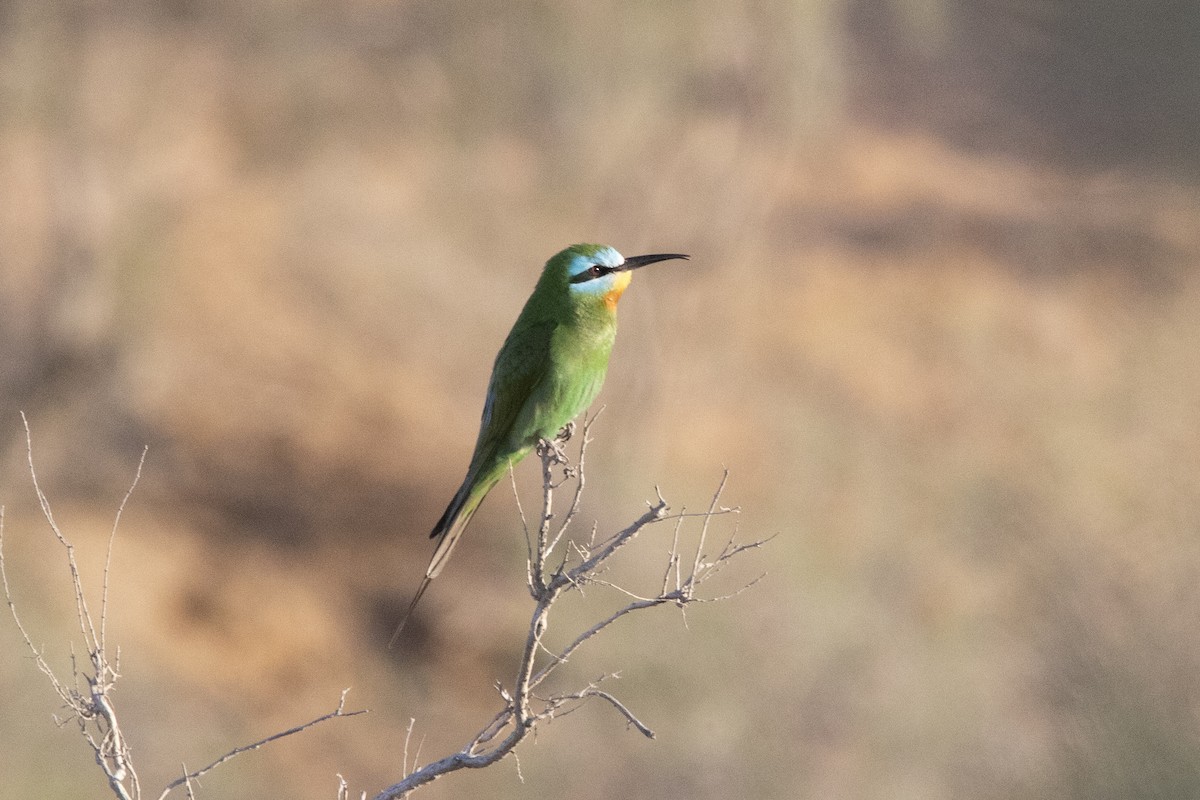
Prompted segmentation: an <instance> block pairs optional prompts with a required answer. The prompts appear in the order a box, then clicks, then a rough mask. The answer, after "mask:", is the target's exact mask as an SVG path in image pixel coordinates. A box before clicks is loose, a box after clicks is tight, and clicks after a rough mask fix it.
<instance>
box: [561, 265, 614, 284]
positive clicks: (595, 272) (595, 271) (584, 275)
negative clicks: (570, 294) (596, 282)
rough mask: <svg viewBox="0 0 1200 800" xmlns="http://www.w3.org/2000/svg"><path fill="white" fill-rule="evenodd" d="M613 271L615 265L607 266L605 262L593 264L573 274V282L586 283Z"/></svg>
mask: <svg viewBox="0 0 1200 800" xmlns="http://www.w3.org/2000/svg"><path fill="white" fill-rule="evenodd" d="M612 271H613V267H606V266H604V265H603V264H592V266H590V267H588V268H587V269H585V270H584V271H583V272H580V273H579V274H577V275H572V276H571V283H584V282H586V281H590V280H593V279H595V278H600V277H603V276H604V275H607V274H608V273H610V272H612Z"/></svg>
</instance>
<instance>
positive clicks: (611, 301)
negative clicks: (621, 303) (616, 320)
mask: <svg viewBox="0 0 1200 800" xmlns="http://www.w3.org/2000/svg"><path fill="white" fill-rule="evenodd" d="M632 279H633V275H632V274H630V273H629V272H618V273H617V279H616V280H615V281H613V287H612V288H611V289H609V290H608V291H607V292H605V294H604V305H605V307H606V308H608V310H609V311H616V310H617V301H618V300H620V299H621V295H622V294H624V293H625V290H626V289H627V288H629V281H630V280H632Z"/></svg>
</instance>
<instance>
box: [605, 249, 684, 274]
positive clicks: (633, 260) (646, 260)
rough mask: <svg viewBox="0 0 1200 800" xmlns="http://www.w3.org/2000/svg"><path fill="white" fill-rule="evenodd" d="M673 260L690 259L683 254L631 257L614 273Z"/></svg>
mask: <svg viewBox="0 0 1200 800" xmlns="http://www.w3.org/2000/svg"><path fill="white" fill-rule="evenodd" d="M673 258H682V259H683V260H684V261H687V260H688V257H687V256H685V255H684V254H683V253H655V254H654V255H650V256H629V257H628V258H626V259H625V263H623V264H621V266H619V267H616V268H615V269H613V272H628V271H629V270H631V269H638V268H639V267H645V266H647V265H649V264H657V263H658V262H659V261H670V260H671V259H673Z"/></svg>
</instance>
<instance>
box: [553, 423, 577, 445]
mask: <svg viewBox="0 0 1200 800" xmlns="http://www.w3.org/2000/svg"><path fill="white" fill-rule="evenodd" d="M574 435H575V420H571V421H570V422H568V423H567V424H566V425H563V426H562V430H560V431H559V432H558V436H556V437H554V441H555V442H558V443H560V444H566V443H567V442H569V441H571V437H572V436H574Z"/></svg>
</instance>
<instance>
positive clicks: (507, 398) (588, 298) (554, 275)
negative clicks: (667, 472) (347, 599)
mask: <svg viewBox="0 0 1200 800" xmlns="http://www.w3.org/2000/svg"><path fill="white" fill-rule="evenodd" d="M675 258H682V259H686V258H687V256H686V255H683V254H682V253H658V254H654V255H645V256H632V257H630V258H625V257H623V256H622V255H621V254H620V253H618V252H617V251H616V250H614V249H613V248H611V247H607V246H605V245H598V244H577V245H572V246H571V247H568V248H567V249H566V250H563V251H562V252H561V253H558V254H557V255H555V256H554V257H552V258H551V259H550V260H549V261H547V262H546V266H545V268H544V269H543V270H542V275H541V277H540V278H539V279H538V282H537V285H536V286H535V287H534V288H533V294H531V295H530V296H529V299H528V300H527V301H526V302H525V307H524V308H523V309H522V310H521V314H520V316H518V317H517V321H516V322H515V323H514V324H513V327H512V330H511V331H510V332H509V334H508V338H507V339H505V340H504V344H503V345H502V346H501V348H500V352H499V353H498V354H497V355H496V363H495V364H494V365H493V367H492V377H491V380H490V381H489V382H488V390H487V399H486V400H485V401H484V404H483V418H482V420H481V421H480V423H479V438H478V439H476V441H475V453H474V454H473V455H472V456H471V465H470V466H469V467H468V468H467V475H466V477H465V478H464V479H463V482H462V486H460V487H459V489H458V491H457V492H456V493H455V494H454V497H453V499H451V500H450V504H449V505H448V506H446V511H445V513H444V514H442V518H441V519H439V520H438V522H437V524H436V525H434V526H433V532H432V533H431V534H430V538H432V539H437V540H438V542H437V547H436V549H435V550H434V551H433V558H431V559H430V561H429V566H428V568H426V570H425V577H424V578H423V579H422V580H421V586H420V588H418V589H417V593H416V595H415V596H414V597H413V599H412V602H411V604H410V605H409V607H408V611H407V612H406V613H405V615H404V619H403V620H402V621H401V622H400V626H399V627H398V628H397V629H396V635H395V636H393V637H392V642H393V643H394V642H395V640H396V636H398V635H399V634H400V631H401V630H402V629H403V628H404V624H405V622H407V621H408V618H409V616H410V615H411V614H412V612H413V609H414V608H416V605H417V601H419V600H420V599H421V595H423V594H424V593H425V590H426V589H428V588H429V583H430V581H432V580H433V579H434V578H436V577H437V576H438V573H440V572H441V571H442V568H443V567H445V566H446V562H447V561H448V560H449V558H450V554H451V553H453V552H454V545H456V544H457V543H458V539H459V537H460V536H462V533H463V531H464V530H465V529H466V527H467V524H468V523H469V522H470V521H471V516H472V515H473V514H474V513H475V511H476V509H478V508H479V504H480V503H481V502H483V498H484V497H486V496H487V493H488V492H489V491H491V489H492V487H493V486H495V485H496V483H497V481H499V480H500V478H502V477H503V476H504V474H505V473H506V472H508V470H509V468H510V465H513V464H516V463H517V462H518V461H520V460H521V459H522V458H524V457H525V456H526V455H527V454H528V453H529V451H530V450H532V449H533V448H534V446H535V445H537V443H538V442H539V441H540V440H546V441H552V440H553V439H554V438H555V437H556V436H557V435H558V433H559V431H560V430H562V428H563V427H564V426H566V424H567V423H568V422H570V421H571V420H572V419H574V418H575V417H576V416H578V415H579V413H580V412H582V411H583V410H584V409H586V408H587V407H588V406H589V405H591V403H592V400H594V399H595V398H596V394H597V393H598V392H599V391H600V386H601V384H602V383H604V374H605V372H606V371H607V369H608V357H609V354H610V353H611V352H612V346H613V340H614V339H615V338H616V335H617V301H618V300H620V299H621V294H622V293H623V292H624V291H625V289H626V288H627V287H628V286H629V281H630V279H631V274H630V273H631V272H632V271H633V270H635V269H638V268H640V267H644V266H646V265H648V264H654V263H656V262H659V261H667V260H669V259H675Z"/></svg>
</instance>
